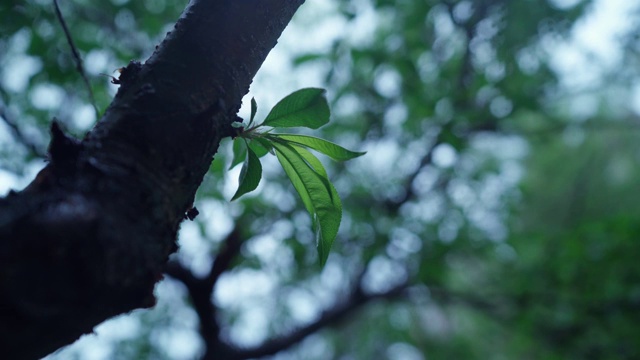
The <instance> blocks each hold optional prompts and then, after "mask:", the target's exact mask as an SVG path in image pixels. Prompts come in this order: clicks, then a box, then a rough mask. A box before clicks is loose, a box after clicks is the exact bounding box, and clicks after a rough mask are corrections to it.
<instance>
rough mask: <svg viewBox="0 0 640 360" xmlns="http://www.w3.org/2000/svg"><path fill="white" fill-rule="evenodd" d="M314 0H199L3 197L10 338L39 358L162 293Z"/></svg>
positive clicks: (19, 354)
mask: <svg viewBox="0 0 640 360" xmlns="http://www.w3.org/2000/svg"><path fill="white" fill-rule="evenodd" d="M302 2H303V0H241V1H238V0H218V1H214V0H201V1H193V2H192V4H191V5H190V6H189V7H188V8H187V9H186V10H185V12H184V13H183V15H182V16H181V18H180V19H179V21H178V22H177V23H176V25H175V29H174V30H173V31H172V32H170V33H168V34H167V37H166V39H165V40H164V41H163V42H162V44H160V45H159V46H158V47H157V49H156V51H155V53H154V54H153V55H152V56H151V57H150V58H149V59H148V60H147V61H146V62H145V63H144V64H142V65H141V64H139V63H135V62H132V63H130V64H129V65H128V66H127V67H126V68H125V69H124V70H123V72H122V74H121V76H120V81H121V87H120V90H119V91H118V94H117V95H116V97H115V99H114V101H113V103H112V104H111V106H110V107H109V108H108V110H107V111H106V113H105V115H104V117H103V118H102V119H101V120H100V122H99V123H98V124H97V125H96V127H95V128H94V129H93V130H92V131H91V132H90V133H88V134H87V135H86V136H85V138H84V139H83V140H82V141H77V140H75V139H71V138H68V137H66V136H65V135H64V133H63V132H62V130H61V129H60V128H59V127H58V126H57V125H55V124H54V125H52V141H51V144H50V147H49V155H50V163H49V164H48V165H47V166H46V167H45V168H44V169H43V170H42V171H41V172H40V173H39V174H38V176H37V177H36V179H35V180H34V181H33V182H32V183H31V184H30V185H29V186H28V187H27V188H25V189H24V190H23V191H20V192H13V193H11V194H9V195H8V196H7V197H6V198H4V199H0V349H2V354H3V355H2V357H3V358H7V359H34V358H38V357H42V356H44V355H46V354H48V353H50V352H52V351H54V350H56V349H58V348H59V347H61V346H64V345H66V344H69V343H71V342H73V341H74V340H76V339H77V338H78V337H79V336H81V335H82V334H86V333H90V332H91V331H92V329H93V327H94V326H96V325H97V324H99V323H100V322H102V321H104V320H106V319H108V318H110V317H112V316H115V315H118V314H122V313H125V312H128V311H131V310H133V309H136V308H144V307H151V306H153V304H154V303H155V299H154V295H153V288H154V285H155V283H156V282H157V281H158V280H160V278H161V277H162V271H163V267H164V266H165V263H166V260H167V258H168V256H169V254H170V253H172V252H173V251H175V250H176V233H177V231H178V228H179V225H180V222H181V221H183V218H184V214H185V211H187V209H189V208H190V206H191V204H192V201H193V199H194V195H195V192H196V190H197V188H198V186H199V184H200V182H201V181H202V178H203V176H204V174H205V173H206V171H207V169H208V168H209V165H210V163H211V161H212V159H213V155H214V154H215V152H216V151H217V148H218V144H219V142H220V140H221V138H223V137H225V136H229V135H231V134H232V132H233V129H232V128H231V126H230V124H231V122H232V121H234V120H235V116H236V115H235V114H236V112H237V110H238V108H239V106H240V102H241V99H242V96H243V95H244V94H245V93H246V92H247V91H248V88H249V85H250V83H251V79H252V78H253V76H254V75H255V73H256V72H257V70H258V68H259V67H260V65H261V64H262V62H263V61H264V59H265V57H266V56H267V54H268V52H269V51H270V50H271V48H272V47H273V46H274V45H275V44H276V40H277V38H278V37H279V36H280V34H281V32H282V30H283V29H284V28H285V26H286V24H287V23H288V22H289V20H290V19H291V17H292V15H293V13H294V12H295V10H296V9H297V8H298V7H299V6H300V4H301V3H302Z"/></svg>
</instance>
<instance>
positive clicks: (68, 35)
mask: <svg viewBox="0 0 640 360" xmlns="http://www.w3.org/2000/svg"><path fill="white" fill-rule="evenodd" d="M53 5H54V8H55V11H56V17H57V18H58V21H59V22H60V25H61V26H62V30H63V31H64V35H65V37H66V38H67V43H68V44H69V47H70V48H71V53H72V54H73V58H74V60H75V63H76V70H78V73H80V76H81V77H82V80H83V81H84V85H85V87H86V88H87V91H88V92H89V99H90V101H91V105H93V110H94V111H95V112H96V119H97V118H99V117H100V112H99V111H98V106H97V105H96V99H95V97H94V96H93V90H92V89H91V84H90V83H89V78H87V74H86V73H85V71H84V65H83V64H82V58H81V57H80V53H79V52H78V48H77V47H76V45H75V43H74V42H73V38H72V37H71V32H69V28H68V27H67V23H66V21H65V20H64V17H63V16H62V12H61V11H60V7H59V6H58V0H53Z"/></svg>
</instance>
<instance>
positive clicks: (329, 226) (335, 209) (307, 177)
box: [273, 142, 342, 266]
mask: <svg viewBox="0 0 640 360" xmlns="http://www.w3.org/2000/svg"><path fill="white" fill-rule="evenodd" d="M273 146H274V148H275V150H276V155H277V157H278V160H279V161H280V164H282V167H283V169H284V170H285V172H286V173H287V176H289V179H290V180H291V183H292V184H293V186H294V188H295V189H296V190H297V191H298V194H300V197H301V198H302V199H303V200H302V201H303V203H304V204H305V207H306V208H307V211H309V213H310V214H311V217H312V220H313V222H314V225H315V226H314V228H316V229H317V236H318V256H319V259H320V264H321V265H322V266H324V264H325V263H326V261H327V258H328V257H329V250H330V249H331V245H333V242H334V240H335V238H336V236H337V235H338V229H339V227H340V221H341V219H342V203H341V202H340V197H339V196H338V192H337V191H336V190H335V188H334V187H333V185H331V183H329V182H328V180H327V179H326V177H323V176H322V175H320V174H319V173H318V172H317V171H316V170H314V169H313V168H312V166H310V165H309V163H308V162H307V161H306V160H305V158H304V157H303V155H301V154H300V153H299V152H297V151H296V149H295V148H293V147H292V146H290V145H288V144H285V143H280V142H278V143H275V142H274V143H273ZM316 160H317V159H316ZM327 184H328V187H327Z"/></svg>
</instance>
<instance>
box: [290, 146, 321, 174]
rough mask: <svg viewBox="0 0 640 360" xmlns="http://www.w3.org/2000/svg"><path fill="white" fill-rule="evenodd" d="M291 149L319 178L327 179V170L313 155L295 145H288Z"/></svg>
mask: <svg viewBox="0 0 640 360" xmlns="http://www.w3.org/2000/svg"><path fill="white" fill-rule="evenodd" d="M290 145H291V147H293V148H294V149H295V150H296V151H297V152H298V154H300V156H302V158H303V159H304V160H305V161H306V162H307V163H308V164H309V165H310V166H311V168H312V169H313V170H315V171H316V172H317V173H318V174H319V175H320V176H322V177H324V178H325V179H328V178H329V176H327V170H325V169H324V165H322V162H320V160H318V158H317V157H315V155H313V154H312V153H311V152H310V151H309V150H307V149H305V148H303V147H301V146H298V145H295V144H290Z"/></svg>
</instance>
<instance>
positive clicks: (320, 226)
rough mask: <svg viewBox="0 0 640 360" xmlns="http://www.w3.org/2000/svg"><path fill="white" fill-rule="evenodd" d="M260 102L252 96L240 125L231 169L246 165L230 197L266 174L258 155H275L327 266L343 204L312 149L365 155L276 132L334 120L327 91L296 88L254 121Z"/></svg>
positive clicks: (337, 155) (341, 156) (343, 156)
mask: <svg viewBox="0 0 640 360" xmlns="http://www.w3.org/2000/svg"><path fill="white" fill-rule="evenodd" d="M256 112H257V103H256V101H255V99H251V118H250V119H249V122H248V124H246V126H245V125H244V124H243V123H238V122H236V123H234V124H233V126H234V127H236V128H238V129H239V135H238V137H236V139H235V142H234V145H233V152H234V158H233V161H232V162H231V167H230V168H233V167H235V166H236V165H238V164H240V163H243V165H242V170H241V171H240V178H239V186H238V190H237V191H236V193H235V194H234V195H233V197H232V199H231V200H232V201H233V200H235V199H237V198H239V197H240V196H242V195H244V194H246V193H248V192H251V191H253V190H255V189H256V188H257V187H258V185H259V184H260V180H261V178H262V165H261V163H260V158H261V157H263V156H265V155H266V154H268V153H270V154H272V155H275V156H276V157H277V159H278V161H279V162H280V165H281V166H282V168H283V169H284V171H285V173H286V174H287V176H288V177H289V180H290V181H291V184H292V185H293V187H294V188H295V189H296V191H297V193H298V195H299V196H300V199H301V200H302V203H303V204H304V207H305V209H307V211H308V212H309V215H310V216H311V220H312V229H313V232H314V233H315V234H316V238H317V249H318V257H319V259H320V264H321V265H322V266H324V264H325V263H326V261H327V258H328V257H329V251H330V249H331V245H332V244H333V242H334V240H335V238H336V236H337V235H338V229H339V227H340V221H341V219H342V202H341V200H340V196H339V195H338V192H337V191H336V189H335V187H334V186H333V184H332V183H331V181H330V180H329V176H328V175H327V171H326V170H325V168H324V166H323V165H322V162H320V160H319V159H318V158H317V157H316V156H315V155H314V154H313V153H311V152H310V151H309V149H311V150H314V151H317V152H319V153H321V154H324V155H326V156H328V157H330V158H331V159H333V160H336V161H346V160H350V159H353V158H356V157H358V156H361V155H364V152H355V151H351V150H347V149H345V148H343V147H341V146H340V145H337V144H334V143H332V142H330V141H327V140H324V139H321V138H317V137H314V136H308V135H298V134H281V133H274V132H272V130H274V129H276V128H293V127H306V128H310V129H318V128H319V127H321V126H323V125H325V124H327V123H328V122H329V119H330V115H331V113H330V109H329V104H328V103H327V99H326V97H325V90H324V89H317V88H306V89H301V90H298V91H295V92H293V93H292V94H290V95H288V96H286V97H285V98H284V99H282V100H281V101H280V102H278V103H277V104H276V105H275V106H274V107H273V108H272V109H271V111H270V112H269V114H268V115H267V117H266V118H265V119H264V121H263V122H262V123H261V124H259V125H254V119H255V114H256Z"/></svg>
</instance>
